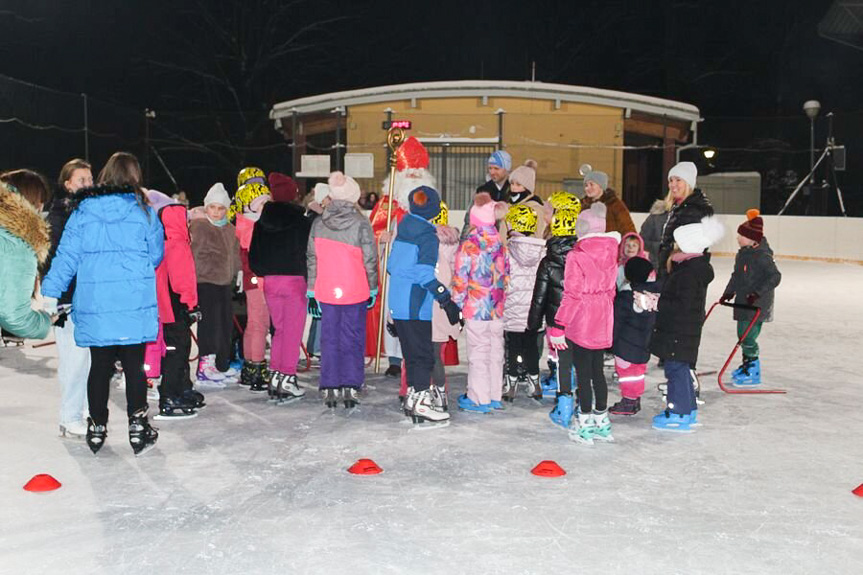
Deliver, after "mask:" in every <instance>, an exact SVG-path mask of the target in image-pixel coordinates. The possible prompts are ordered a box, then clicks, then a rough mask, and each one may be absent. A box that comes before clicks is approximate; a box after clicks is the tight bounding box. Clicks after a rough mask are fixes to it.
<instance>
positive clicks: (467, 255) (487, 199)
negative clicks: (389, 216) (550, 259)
mask: <svg viewBox="0 0 863 575" xmlns="http://www.w3.org/2000/svg"><path fill="white" fill-rule="evenodd" d="M496 207H497V204H496V203H495V202H494V201H492V199H491V196H490V195H489V194H487V193H485V192H480V193H478V194H477V195H476V196H475V197H474V205H473V207H472V208H471V209H470V226H471V227H470V230H469V231H468V234H467V237H466V238H465V239H464V241H463V242H462V243H461V245H460V246H459V248H458V251H457V252H456V255H455V271H454V273H453V286H452V299H453V301H454V302H455V303H457V304H458V305H459V307H461V308H462V313H463V314H464V319H465V323H466V327H465V329H466V331H467V354H468V361H469V363H470V365H469V367H468V374H467V393H466V394H465V395H462V396H461V397H459V398H458V406H459V408H460V409H463V410H465V411H471V412H474V413H489V412H491V410H492V409H493V408H494V407H498V408H500V407H502V404H501V402H500V400H501V392H502V382H501V374H502V373H503V356H504V354H503V303H504V294H505V293H506V285H507V283H508V281H509V262H508V261H507V257H506V248H505V247H504V245H503V242H502V241H501V237H500V234H499V233H498V231H497V228H496V227H495V208H496ZM504 213H505V212H504Z"/></svg>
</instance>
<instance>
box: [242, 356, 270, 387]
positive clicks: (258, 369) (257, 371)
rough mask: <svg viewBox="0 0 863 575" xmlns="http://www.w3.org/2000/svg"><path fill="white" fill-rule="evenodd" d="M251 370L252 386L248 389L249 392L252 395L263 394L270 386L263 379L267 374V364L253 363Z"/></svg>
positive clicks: (265, 379)
mask: <svg viewBox="0 0 863 575" xmlns="http://www.w3.org/2000/svg"><path fill="white" fill-rule="evenodd" d="M244 369H245V366H244ZM252 369H253V370H254V371H253V374H252V385H251V387H249V391H251V392H252V393H264V392H265V391H267V390H268V388H269V386H270V384H269V382H268V381H267V378H266V377H265V374H266V373H267V364H266V362H263V361H253V362H252Z"/></svg>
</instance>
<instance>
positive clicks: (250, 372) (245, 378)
mask: <svg viewBox="0 0 863 575" xmlns="http://www.w3.org/2000/svg"><path fill="white" fill-rule="evenodd" d="M239 383H240V385H242V386H244V387H252V384H253V383H255V364H253V363H252V362H251V361H244V362H243V369H242V370H240V382H239Z"/></svg>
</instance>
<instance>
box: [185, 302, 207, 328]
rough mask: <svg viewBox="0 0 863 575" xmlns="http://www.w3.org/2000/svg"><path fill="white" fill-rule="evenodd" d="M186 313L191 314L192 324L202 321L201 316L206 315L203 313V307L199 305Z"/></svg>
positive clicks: (190, 320) (190, 321)
mask: <svg viewBox="0 0 863 575" xmlns="http://www.w3.org/2000/svg"><path fill="white" fill-rule="evenodd" d="M186 314H187V315H188V316H189V323H190V324H192V323H195V322H196V321H201V318H202V317H204V316H203V314H201V308H199V307H198V306H195V307H193V308H192V309H190V310H189V311H187V312H186Z"/></svg>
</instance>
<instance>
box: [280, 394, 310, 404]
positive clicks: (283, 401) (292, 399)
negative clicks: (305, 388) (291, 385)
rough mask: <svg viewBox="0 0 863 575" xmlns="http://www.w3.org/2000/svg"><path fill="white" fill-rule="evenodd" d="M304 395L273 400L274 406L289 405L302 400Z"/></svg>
mask: <svg viewBox="0 0 863 575" xmlns="http://www.w3.org/2000/svg"><path fill="white" fill-rule="evenodd" d="M304 397H305V395H295V396H292V397H282V398H275V404H276V405H290V404H292V403H296V402H298V401H300V400H301V399H303V398H304Z"/></svg>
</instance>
